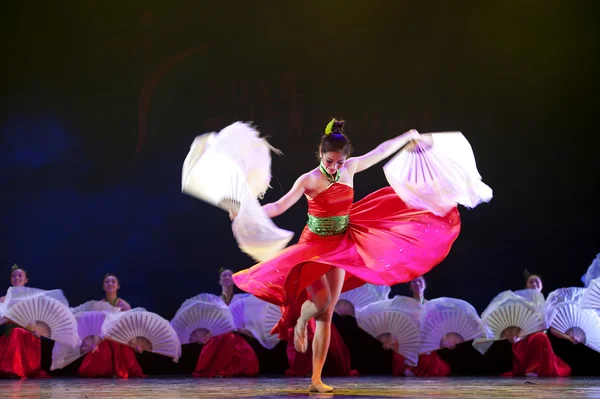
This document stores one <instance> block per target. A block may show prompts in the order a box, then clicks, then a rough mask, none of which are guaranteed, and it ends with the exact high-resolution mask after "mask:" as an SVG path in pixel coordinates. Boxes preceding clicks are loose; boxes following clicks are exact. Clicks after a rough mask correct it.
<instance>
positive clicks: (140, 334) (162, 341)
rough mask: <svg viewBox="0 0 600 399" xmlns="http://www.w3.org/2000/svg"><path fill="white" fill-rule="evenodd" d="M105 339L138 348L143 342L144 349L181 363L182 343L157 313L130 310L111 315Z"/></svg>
mask: <svg viewBox="0 0 600 399" xmlns="http://www.w3.org/2000/svg"><path fill="white" fill-rule="evenodd" d="M104 328H105V329H106V333H105V338H106V339H111V340H113V341H116V342H119V343H121V344H124V345H128V346H131V347H134V348H135V347H136V344H135V343H136V342H137V343H140V342H142V343H143V345H142V349H144V350H145V351H148V352H153V353H157V354H159V355H163V356H167V357H170V358H172V359H173V361H174V362H177V361H179V358H180V357H181V343H180V342H179V338H177V333H176V332H175V330H174V329H173V327H171V324H169V321H168V320H165V319H164V318H162V317H161V316H159V315H157V314H156V313H152V312H148V311H146V310H143V311H134V310H129V311H126V312H121V313H115V314H110V315H109V316H108V318H107V320H106V322H105V325H104Z"/></svg>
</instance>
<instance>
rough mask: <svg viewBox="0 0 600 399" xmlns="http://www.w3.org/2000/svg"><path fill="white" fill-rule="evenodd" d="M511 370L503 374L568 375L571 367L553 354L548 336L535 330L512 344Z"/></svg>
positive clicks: (515, 375)
mask: <svg viewBox="0 0 600 399" xmlns="http://www.w3.org/2000/svg"><path fill="white" fill-rule="evenodd" d="M512 352H513V366H512V371H509V372H508V373H505V374H503V375H504V376H509V377H510V376H512V377H519V376H525V375H527V374H528V373H534V374H536V375H537V376H538V377H568V376H570V375H571V367H569V365H568V364H567V363H565V362H564V361H563V360H562V359H561V358H559V357H558V356H556V355H555V354H554V351H553V350H552V345H551V344H550V340H549V339H548V336H547V335H546V334H545V333H543V332H537V333H535V334H531V335H529V336H527V338H524V339H522V340H521V341H518V342H516V343H514V344H513V345H512Z"/></svg>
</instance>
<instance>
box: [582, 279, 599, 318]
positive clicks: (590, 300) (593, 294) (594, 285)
mask: <svg viewBox="0 0 600 399" xmlns="http://www.w3.org/2000/svg"><path fill="white" fill-rule="evenodd" d="M581 306H582V307H583V308H584V309H592V310H595V311H600V277H598V278H595V279H593V280H591V281H590V284H589V286H588V287H587V288H586V289H585V292H584V293H583V296H582V297H581Z"/></svg>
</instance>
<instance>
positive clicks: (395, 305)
mask: <svg viewBox="0 0 600 399" xmlns="http://www.w3.org/2000/svg"><path fill="white" fill-rule="evenodd" d="M419 313H420V307H419V306H418V304H417V302H416V301H415V300H413V299H412V298H408V297H401V296H396V297H394V298H392V299H387V300H383V301H379V302H373V303H371V304H369V305H367V306H365V307H363V308H360V309H357V310H356V322H357V324H358V326H359V327H360V328H362V329H363V330H364V331H366V332H367V333H368V334H369V335H371V336H372V337H374V338H377V339H379V337H381V336H382V335H384V334H390V335H391V336H392V337H393V338H394V339H395V340H396V341H397V342H398V353H400V354H401V355H402V356H404V358H405V359H406V360H408V361H409V362H410V363H412V364H414V365H416V364H417V362H418V358H419V355H418V353H419Z"/></svg>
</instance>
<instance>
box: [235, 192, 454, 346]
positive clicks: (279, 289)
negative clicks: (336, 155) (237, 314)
mask: <svg viewBox="0 0 600 399" xmlns="http://www.w3.org/2000/svg"><path fill="white" fill-rule="evenodd" d="M353 198H354V190H353V188H352V187H350V186H348V185H346V184H343V183H332V184H331V185H330V186H329V187H328V188H327V189H326V190H324V191H323V192H321V193H320V194H318V195H317V196H316V197H315V198H312V199H308V213H309V222H308V224H307V226H306V227H305V229H304V231H303V232H302V235H301V237H300V240H299V242H298V244H296V245H292V246H290V247H288V248H286V249H284V250H283V251H281V252H280V253H279V255H278V256H276V257H274V258H272V259H270V260H268V261H265V262H261V263H259V264H257V265H255V266H253V267H251V268H250V269H246V270H243V271H241V272H238V273H236V274H234V275H233V279H234V281H235V284H236V285H237V286H238V287H239V288H240V289H242V290H244V291H246V292H249V293H251V294H253V295H255V296H257V297H258V298H261V299H263V300H265V301H267V302H271V303H273V304H276V305H279V306H283V307H285V309H284V312H283V317H282V319H281V320H280V322H279V323H278V324H277V325H276V326H275V328H274V329H273V332H274V333H275V332H278V333H279V336H280V338H282V339H284V340H288V337H290V335H289V334H290V332H291V331H292V329H293V327H294V326H295V323H296V320H297V318H298V316H299V314H300V307H301V305H302V303H304V301H305V300H306V299H307V298H308V293H307V291H306V288H307V287H308V286H310V285H311V284H312V283H313V282H315V281H316V280H317V279H318V278H319V277H321V276H322V275H324V274H325V273H326V272H327V271H328V270H329V269H330V268H331V267H339V268H342V269H344V270H345V271H346V277H345V281H344V285H343V288H342V291H348V290H350V289H353V288H356V287H359V286H361V285H362V284H364V283H365V282H369V283H372V284H380V285H388V286H391V285H394V284H398V283H401V282H407V281H410V280H412V279H414V278H416V277H418V276H421V275H423V274H425V273H427V272H428V271H429V270H431V269H432V268H433V267H435V266H436V265H437V264H438V263H440V262H441V261H442V260H443V259H444V258H445V257H446V255H447V254H448V252H449V251H450V247H451V246H452V243H453V242H454V240H455V239H456V237H457V236H458V233H459V231H460V216H459V214H458V210H457V209H456V208H453V209H452V210H451V211H450V212H449V213H448V214H446V215H445V216H443V217H440V216H436V215H434V214H433V213H431V212H428V211H425V210H416V209H412V208H409V207H408V206H407V205H406V204H405V203H404V202H403V201H402V200H401V199H400V197H398V195H397V194H396V193H395V192H394V190H393V189H392V188H391V187H386V188H383V189H381V190H378V191H376V192H374V193H372V194H370V195H368V196H367V197H365V198H364V199H362V200H360V201H357V202H356V203H353ZM332 226H333V234H331V231H332ZM324 229H325V230H329V231H325V232H324V231H323V230H324Z"/></svg>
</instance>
